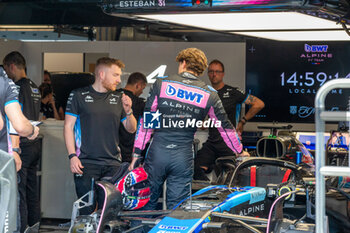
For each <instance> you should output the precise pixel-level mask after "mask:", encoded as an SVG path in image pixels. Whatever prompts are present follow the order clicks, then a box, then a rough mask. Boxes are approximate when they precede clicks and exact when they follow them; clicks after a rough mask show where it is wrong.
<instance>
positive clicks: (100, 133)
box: [66, 85, 126, 165]
mask: <svg viewBox="0 0 350 233" xmlns="http://www.w3.org/2000/svg"><path fill="white" fill-rule="evenodd" d="M121 98H122V94H121V92H120V91H109V92H106V93H100V92H97V91H95V90H94V89H93V87H92V86H91V85H90V86H87V87H83V88H79V89H76V90H73V91H72V92H71V93H70V95H69V98H68V101H67V107H66V114H68V115H72V116H75V117H76V118H77V120H76V123H75V126H74V135H75V140H76V154H77V156H78V157H79V159H80V160H81V161H82V162H83V163H93V164H100V165H118V164H119V163H120V161H121V158H120V150H119V147H118V145H119V127H120V123H121V122H122V121H124V120H126V114H125V111H124V109H123V106H122V100H121Z"/></svg>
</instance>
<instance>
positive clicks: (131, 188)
mask: <svg viewBox="0 0 350 233" xmlns="http://www.w3.org/2000/svg"><path fill="white" fill-rule="evenodd" d="M147 178H148V175H147V173H146V171H145V170H144V169H143V167H138V168H135V169H134V170H132V171H130V172H129V173H127V174H126V175H125V176H124V177H123V178H122V179H121V180H119V181H118V182H117V184H116V187H117V189H118V190H119V191H120V193H121V194H122V198H123V204H124V209H126V210H136V209H139V208H141V207H143V206H145V205H146V204H147V202H148V201H149V199H150V196H151V189H150V185H149V181H148V180H147Z"/></svg>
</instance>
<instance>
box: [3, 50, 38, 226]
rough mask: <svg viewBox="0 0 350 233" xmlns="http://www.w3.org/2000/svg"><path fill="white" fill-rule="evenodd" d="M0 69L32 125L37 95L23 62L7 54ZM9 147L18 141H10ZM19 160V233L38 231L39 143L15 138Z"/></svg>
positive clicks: (13, 138)
mask: <svg viewBox="0 0 350 233" xmlns="http://www.w3.org/2000/svg"><path fill="white" fill-rule="evenodd" d="M3 64H4V69H5V71H6V73H7V75H8V77H9V78H10V79H12V80H13V81H14V82H15V84H16V85H17V86H18V87H19V95H18V100H19V103H20V105H21V107H22V111H23V114H24V116H25V117H26V118H28V119H29V120H32V121H38V120H39V111H40V99H41V95H40V92H39V89H38V87H37V85H36V84H35V83H34V82H33V81H32V80H30V79H29V78H28V77H27V74H26V61H25V59H24V57H23V56H22V54H21V53H19V52H18V51H13V52H11V53H9V54H7V55H6V56H5V58H4V60H3ZM11 140H12V143H14V144H17V142H15V141H16V140H18V137H15V136H14V137H12V138H11ZM12 150H13V151H14V153H18V154H19V155H20V157H21V160H22V168H21V170H19V171H18V177H19V179H18V191H19V195H20V205H19V209H20V217H21V232H24V231H26V229H37V230H35V231H38V230H39V224H40V201H39V187H38V182H37V171H38V165H39V161H40V155H41V142H40V140H39V139H36V140H29V139H28V138H26V137H21V138H19V148H17V147H14V148H12Z"/></svg>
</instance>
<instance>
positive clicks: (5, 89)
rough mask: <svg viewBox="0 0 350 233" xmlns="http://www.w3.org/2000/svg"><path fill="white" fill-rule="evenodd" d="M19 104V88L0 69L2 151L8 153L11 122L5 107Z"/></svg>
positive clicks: (0, 137) (0, 146)
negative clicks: (2, 124)
mask: <svg viewBox="0 0 350 233" xmlns="http://www.w3.org/2000/svg"><path fill="white" fill-rule="evenodd" d="M14 102H17V103H18V88H17V86H16V85H15V83H14V82H13V81H12V80H11V79H9V78H8V77H7V75H6V73H5V72H4V70H2V69H0V109H1V117H2V120H3V122H4V126H3V127H2V129H1V130H0V149H1V150H3V151H6V152H11V143H9V142H10V141H9V136H8V133H7V132H8V130H7V128H8V127H9V121H8V120H7V117H6V114H5V106H6V105H8V104H10V103H14Z"/></svg>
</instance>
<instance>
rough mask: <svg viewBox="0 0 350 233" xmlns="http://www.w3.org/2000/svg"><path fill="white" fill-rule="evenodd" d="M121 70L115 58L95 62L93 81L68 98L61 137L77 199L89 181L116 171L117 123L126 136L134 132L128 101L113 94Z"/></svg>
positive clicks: (117, 162)
mask: <svg viewBox="0 0 350 233" xmlns="http://www.w3.org/2000/svg"><path fill="white" fill-rule="evenodd" d="M124 67H125V66H124V63H123V62H122V61H120V60H117V59H113V58H109V57H103V58H100V59H98V60H97V63H96V68H95V82H94V83H93V84H92V85H90V86H87V87H83V88H79V89H76V90H73V91H72V92H71V93H70V96H69V98H68V101H67V108H66V118H65V121H64V137H65V143H66V147H67V150H68V154H69V156H68V158H69V159H70V169H71V171H72V173H74V182H75V188H76V193H77V196H78V197H79V198H80V197H82V196H83V195H85V194H86V193H87V192H88V191H90V189H91V180H92V178H94V179H95V181H98V180H100V179H101V178H102V177H108V176H113V175H114V174H115V173H116V172H117V171H118V169H119V167H120V162H121V156H120V149H119V147H118V144H119V126H120V122H122V124H123V126H124V127H125V129H126V130H127V131H128V132H129V133H134V132H135V131H136V119H135V117H134V116H133V112H132V109H131V105H132V102H131V99H130V98H129V97H128V96H127V95H125V94H123V93H121V92H120V91H116V88H117V85H118V84H119V83H120V81H121V80H120V77H121V74H122V71H121V69H122V68H124ZM94 210H95V205H93V206H91V207H85V208H83V209H81V210H80V214H83V215H86V214H90V213H91V212H92V211H94Z"/></svg>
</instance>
